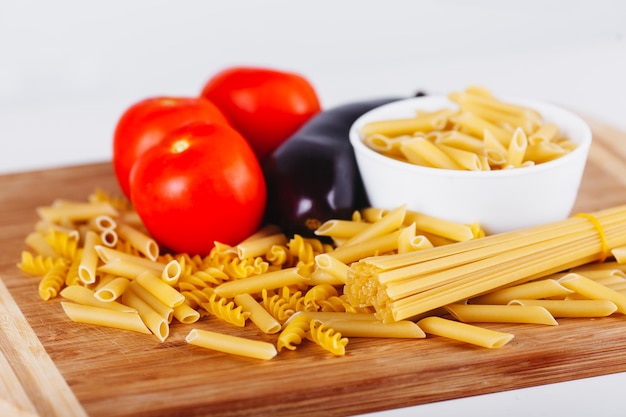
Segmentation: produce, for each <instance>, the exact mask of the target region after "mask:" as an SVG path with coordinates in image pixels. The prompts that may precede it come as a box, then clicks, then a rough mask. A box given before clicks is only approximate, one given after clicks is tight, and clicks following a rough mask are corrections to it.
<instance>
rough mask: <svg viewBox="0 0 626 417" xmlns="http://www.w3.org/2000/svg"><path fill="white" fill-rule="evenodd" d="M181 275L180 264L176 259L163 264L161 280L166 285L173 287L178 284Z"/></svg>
mask: <svg viewBox="0 0 626 417" xmlns="http://www.w3.org/2000/svg"><path fill="white" fill-rule="evenodd" d="M182 273H183V268H182V266H181V265H180V262H178V260H176V259H172V260H171V261H169V262H168V263H167V264H165V268H163V271H162V272H161V279H162V280H163V281H164V282H166V283H167V284H168V285H170V286H174V285H176V283H177V282H178V280H179V278H180V276H181V274H182Z"/></svg>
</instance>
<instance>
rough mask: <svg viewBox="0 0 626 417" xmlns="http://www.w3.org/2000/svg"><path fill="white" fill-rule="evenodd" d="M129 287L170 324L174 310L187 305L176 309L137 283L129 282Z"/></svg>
mask: <svg viewBox="0 0 626 417" xmlns="http://www.w3.org/2000/svg"><path fill="white" fill-rule="evenodd" d="M128 287H129V288H130V290H131V291H132V292H133V293H134V294H135V295H136V296H137V297H139V298H141V300H142V301H143V302H144V303H146V304H148V305H149V306H150V308H151V309H153V310H154V311H156V312H157V313H158V314H159V316H161V317H163V318H164V319H165V321H167V323H168V324H169V323H171V322H172V319H173V318H174V309H175V308H176V307H180V306H182V305H183V304H185V303H181V304H180V305H178V306H176V307H170V306H168V305H167V304H165V303H164V302H163V301H161V300H160V299H158V298H157V297H156V296H155V295H154V294H153V293H152V292H150V291H148V290H147V289H145V288H144V287H143V286H141V285H139V283H138V282H137V281H131V282H129V285H128Z"/></svg>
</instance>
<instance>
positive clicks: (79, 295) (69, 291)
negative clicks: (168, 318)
mask: <svg viewBox="0 0 626 417" xmlns="http://www.w3.org/2000/svg"><path fill="white" fill-rule="evenodd" d="M59 295H60V296H61V297H63V298H65V299H66V300H70V301H73V302H75V303H77V304H82V305H87V306H92V307H98V308H107V309H109V310H117V311H122V312H126V313H136V312H137V310H136V309H134V308H132V307H129V306H127V305H124V304H122V303H119V302H117V301H100V300H98V299H97V298H96V297H95V295H94V292H93V291H92V290H90V289H89V288H86V287H83V286H82V285H68V286H67V287H65V288H63V289H62V290H61V292H60V293H59Z"/></svg>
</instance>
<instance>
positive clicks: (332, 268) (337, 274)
mask: <svg viewBox="0 0 626 417" xmlns="http://www.w3.org/2000/svg"><path fill="white" fill-rule="evenodd" d="M315 265H316V266H317V270H319V271H324V272H328V273H329V274H330V275H332V276H333V277H334V278H336V279H337V281H338V284H345V283H346V280H347V278H348V271H349V270H350V267H349V266H348V265H346V264H345V263H343V262H341V261H340V260H338V259H336V258H335V257H333V256H331V255H330V254H328V253H320V254H319V255H316V256H315Z"/></svg>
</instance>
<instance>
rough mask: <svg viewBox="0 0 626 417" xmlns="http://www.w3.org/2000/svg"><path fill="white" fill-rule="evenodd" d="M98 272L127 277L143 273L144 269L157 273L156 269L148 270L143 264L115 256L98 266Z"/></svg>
mask: <svg viewBox="0 0 626 417" xmlns="http://www.w3.org/2000/svg"><path fill="white" fill-rule="evenodd" d="M97 271H98V272H102V273H105V274H111V275H117V276H120V277H125V278H128V279H135V278H137V276H138V275H141V274H143V273H144V272H146V271H150V272H151V273H153V274H155V273H159V272H158V271H156V270H150V269H149V268H146V267H145V266H144V265H140V264H138V263H135V262H132V261H129V260H127V259H121V258H116V259H113V260H111V261H109V262H107V263H105V264H103V265H100V266H98V268H97Z"/></svg>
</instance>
